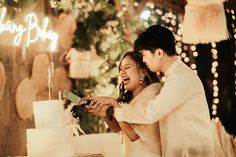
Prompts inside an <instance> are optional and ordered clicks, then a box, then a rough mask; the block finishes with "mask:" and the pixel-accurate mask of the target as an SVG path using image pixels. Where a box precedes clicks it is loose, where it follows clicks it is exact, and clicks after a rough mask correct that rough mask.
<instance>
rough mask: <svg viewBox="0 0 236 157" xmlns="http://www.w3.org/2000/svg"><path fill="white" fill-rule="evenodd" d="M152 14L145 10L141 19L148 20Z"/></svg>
mask: <svg viewBox="0 0 236 157" xmlns="http://www.w3.org/2000/svg"><path fill="white" fill-rule="evenodd" d="M150 15H151V12H150V11H149V10H144V11H143V12H142V13H141V14H140V18H141V19H144V20H146V21H147V20H148V18H149V17H150Z"/></svg>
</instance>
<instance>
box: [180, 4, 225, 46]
mask: <svg viewBox="0 0 236 157" xmlns="http://www.w3.org/2000/svg"><path fill="white" fill-rule="evenodd" d="M183 24H184V26H183V42H184V43H188V44H198V43H210V42H219V41H222V40H226V39H228V38H229V34H228V30H227V24H226V17H225V11H224V6H223V3H212V4H207V5H192V4H187V5H186V6H185V15H184V23H183Z"/></svg>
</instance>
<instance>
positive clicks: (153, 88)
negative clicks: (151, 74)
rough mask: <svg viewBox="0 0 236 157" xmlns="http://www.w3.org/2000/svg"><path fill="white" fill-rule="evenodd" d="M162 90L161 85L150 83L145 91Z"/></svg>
mask: <svg viewBox="0 0 236 157" xmlns="http://www.w3.org/2000/svg"><path fill="white" fill-rule="evenodd" d="M161 88H162V85H161V84H160V83H152V84H150V85H148V86H147V87H146V88H145V89H146V90H160V89H161Z"/></svg>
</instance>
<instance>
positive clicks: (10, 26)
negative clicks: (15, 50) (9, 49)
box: [0, 7, 59, 51]
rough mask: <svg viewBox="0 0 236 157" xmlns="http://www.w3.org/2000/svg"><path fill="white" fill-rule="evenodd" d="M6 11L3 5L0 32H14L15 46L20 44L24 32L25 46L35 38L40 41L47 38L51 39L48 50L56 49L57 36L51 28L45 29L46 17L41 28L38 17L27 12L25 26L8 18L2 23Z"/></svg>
mask: <svg viewBox="0 0 236 157" xmlns="http://www.w3.org/2000/svg"><path fill="white" fill-rule="evenodd" d="M6 12H7V9H6V8H5V7H3V8H2V10H1V13H0V14H1V15H0V34H1V33H3V32H9V33H11V34H15V38H14V44H15V45H16V46H19V45H20V43H21V42H22V37H23V35H24V34H26V47H28V46H29V45H30V44H31V43H35V42H37V40H39V39H40V38H41V39H42V41H46V39H47V40H50V41H51V43H50V50H51V51H55V50H56V47H57V40H58V38H59V36H58V34H57V33H56V32H53V31H52V30H47V26H48V23H49V19H48V17H46V18H45V19H44V21H43V25H42V28H40V27H39V25H38V18H37V16H36V15H35V14H34V13H29V14H27V15H26V18H25V22H26V26H24V25H21V24H19V25H18V24H16V23H14V22H13V21H10V20H9V21H6V22H5V23H4V18H5V15H6ZM33 32H34V34H33Z"/></svg>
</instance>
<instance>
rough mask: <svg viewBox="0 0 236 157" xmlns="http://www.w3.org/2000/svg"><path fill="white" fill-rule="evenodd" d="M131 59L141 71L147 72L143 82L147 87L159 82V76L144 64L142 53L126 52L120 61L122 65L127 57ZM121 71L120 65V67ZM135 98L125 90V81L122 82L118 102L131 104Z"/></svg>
mask: <svg viewBox="0 0 236 157" xmlns="http://www.w3.org/2000/svg"><path fill="white" fill-rule="evenodd" d="M128 56H129V57H130V58H131V59H132V60H133V61H134V62H135V63H136V65H137V66H138V68H139V69H141V70H144V71H145V77H144V80H143V83H144V84H145V85H150V84H151V83H154V82H159V80H158V78H157V76H156V73H154V72H151V71H150V70H149V69H148V67H147V66H146V64H145V63H144V62H143V59H142V56H141V54H140V53H138V52H134V51H128V52H126V53H125V54H124V55H123V56H122V58H121V60H120V64H121V62H122V61H123V59H124V58H125V57H128ZM118 68H119V69H120V65H119V67H118ZM132 98H133V93H132V92H131V91H127V90H125V88H124V83H123V81H122V82H121V84H120V85H119V96H118V98H117V99H116V100H117V101H118V102H123V103H126V102H129V101H130V100H131V99H132Z"/></svg>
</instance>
